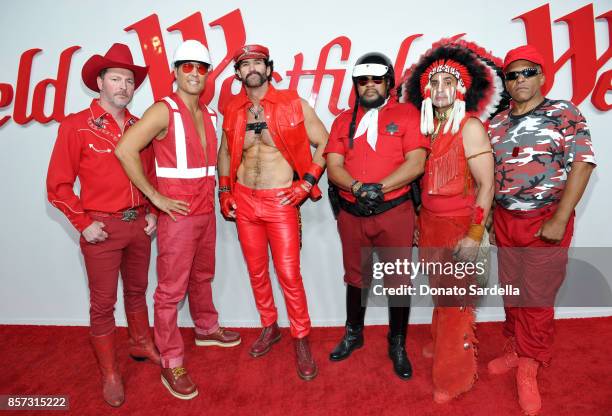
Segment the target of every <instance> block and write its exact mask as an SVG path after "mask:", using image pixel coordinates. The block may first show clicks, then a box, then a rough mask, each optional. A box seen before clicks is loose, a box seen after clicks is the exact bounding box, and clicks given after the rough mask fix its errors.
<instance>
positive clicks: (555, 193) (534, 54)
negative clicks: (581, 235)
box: [488, 45, 595, 414]
mask: <svg viewBox="0 0 612 416" xmlns="http://www.w3.org/2000/svg"><path fill="white" fill-rule="evenodd" d="M543 61H544V60H543V58H542V55H541V54H540V53H539V52H538V51H537V50H536V49H535V48H534V47H533V46H530V45H527V46H521V47H518V48H516V49H513V50H511V51H510V52H508V54H507V55H506V58H505V60H504V78H505V86H506V89H507V91H508V92H509V93H510V96H511V97H512V104H511V107H510V109H508V110H506V111H503V112H501V113H499V114H498V115H497V116H495V118H493V120H492V121H491V124H490V126H489V136H490V138H491V145H492V146H493V151H494V155H495V202H496V208H495V211H494V239H495V241H496V244H497V246H498V248H499V251H498V262H499V280H500V284H502V285H506V284H511V285H513V287H516V288H518V289H519V291H520V295H519V299H518V301H517V300H516V299H512V300H511V299H510V297H506V298H505V299H504V304H505V312H506V320H505V322H504V335H505V336H506V337H507V338H508V343H507V345H506V351H505V354H504V355H502V356H501V357H499V358H496V359H494V360H493V361H491V362H489V366H488V367H489V372H490V373H492V374H502V373H505V372H507V371H508V370H510V369H511V368H514V367H517V368H518V369H517V374H516V381H517V389H518V395H519V404H520V406H521V407H522V409H523V411H524V412H525V413H526V414H537V413H538V412H539V410H540V408H541V398H540V394H539V391H538V385H537V379H536V376H537V372H538V368H539V366H540V365H545V366H547V365H548V363H549V361H550V359H551V347H552V342H553V337H554V327H553V320H554V308H553V306H554V301H555V297H556V294H557V291H558V290H559V287H560V286H561V284H562V283H563V280H564V278H565V268H566V265H567V249H568V247H569V245H570V242H571V239H572V235H573V228H574V208H575V207H576V205H577V204H578V202H579V201H580V198H581V197H582V194H583V192H584V190H585V188H586V186H587V183H588V181H589V177H590V175H591V172H592V170H593V168H594V167H595V158H594V154H593V149H592V146H591V138H590V134H589V128H588V126H587V124H586V120H585V119H584V117H583V116H582V114H580V111H579V110H578V109H577V108H576V107H575V106H574V105H573V104H572V103H571V102H569V101H562V100H550V99H547V98H545V97H544V96H543V95H542V92H541V90H540V88H541V87H542V86H543V85H544V80H545V78H544V74H543V73H542V64H543Z"/></svg>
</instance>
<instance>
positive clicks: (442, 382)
mask: <svg viewBox="0 0 612 416" xmlns="http://www.w3.org/2000/svg"><path fill="white" fill-rule="evenodd" d="M437 309H438V316H437V324H436V331H437V333H436V335H435V343H434V356H433V370H432V376H433V385H434V394H433V397H434V401H435V402H436V403H439V404H441V403H446V402H448V401H450V400H451V399H453V398H455V397H457V396H459V395H460V394H462V393H465V392H467V391H469V390H470V389H471V388H472V386H473V385H474V382H475V381H476V379H477V378H478V374H477V365H476V344H477V343H478V341H477V339H476V334H475V332H474V327H475V316H474V308H472V307H461V308H459V307H438V308H437Z"/></svg>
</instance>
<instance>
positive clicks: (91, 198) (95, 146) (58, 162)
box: [47, 100, 157, 232]
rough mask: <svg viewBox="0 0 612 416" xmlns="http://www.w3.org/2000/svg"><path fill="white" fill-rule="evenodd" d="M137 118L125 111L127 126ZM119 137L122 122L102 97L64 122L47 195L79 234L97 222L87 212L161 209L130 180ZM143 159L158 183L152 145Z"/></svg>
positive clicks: (56, 146)
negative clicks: (78, 187) (77, 188)
mask: <svg viewBox="0 0 612 416" xmlns="http://www.w3.org/2000/svg"><path fill="white" fill-rule="evenodd" d="M137 120H138V118H136V117H135V116H133V115H132V114H131V113H130V112H129V111H128V110H127V109H125V124H124V130H127V129H128V128H129V127H130V126H131V125H133V124H134V123H135V122H136V121H137ZM120 138H121V129H120V128H119V125H118V124H117V122H116V121H115V119H114V118H113V117H112V116H111V115H110V114H109V113H107V112H106V110H104V109H103V108H102V107H101V106H100V104H99V102H98V100H93V101H92V102H91V105H90V106H89V108H86V109H85V110H83V111H81V112H78V113H76V114H71V115H69V116H68V117H66V119H64V121H62V123H61V124H60V126H59V131H58V134H57V139H56V141H55V146H54V147H53V153H52V154H51V160H50V161H49V169H48V172H47V195H48V198H49V202H51V204H53V206H55V207H56V208H58V209H59V210H60V211H62V212H63V213H64V215H66V217H67V218H68V220H70V222H71V223H72V225H74V227H75V228H76V229H77V230H79V232H83V230H84V229H85V228H87V227H88V226H89V225H90V224H91V223H92V222H93V220H92V219H91V217H90V216H89V215H88V214H87V211H102V212H119V211H123V210H126V209H128V208H135V207H139V206H143V205H148V206H149V209H150V210H152V212H154V213H157V210H156V209H155V208H154V207H153V206H151V205H150V204H149V203H148V201H147V199H146V198H145V196H144V195H143V194H142V193H141V192H140V190H138V188H137V187H136V186H135V185H134V184H133V183H132V182H131V181H130V180H129V179H128V177H127V175H126V174H125V172H124V170H123V168H122V167H121V164H120V163H119V160H118V159H117V158H116V157H115V153H114V151H115V146H116V145H117V142H118V141H119V139H120ZM141 161H142V164H143V167H144V169H145V173H146V174H147V176H148V177H149V180H151V181H152V182H153V184H154V185H155V175H154V159H153V153H152V151H151V148H150V147H147V148H146V149H144V150H143V151H142V152H141ZM77 176H78V178H79V182H80V185H81V191H80V195H79V196H77V195H76V194H75V192H74V182H75V180H76V178H77Z"/></svg>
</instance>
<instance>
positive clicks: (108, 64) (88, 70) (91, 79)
mask: <svg viewBox="0 0 612 416" xmlns="http://www.w3.org/2000/svg"><path fill="white" fill-rule="evenodd" d="M106 68H125V69H129V70H130V71H132V72H133V73H134V88H138V87H139V86H140V84H142V81H144V79H145V78H146V77H147V71H148V70H149V67H147V66H137V65H134V60H133V59H132V53H131V52H130V48H129V47H128V46H127V45H124V44H123V43H115V44H113V46H111V47H110V49H109V50H108V51H107V52H106V54H105V55H104V56H101V55H94V56H92V57H91V58H89V59H88V60H87V62H85V65H83V70H82V71H81V77H82V78H83V82H84V83H85V85H87V87H88V88H89V89H90V90H92V91H95V92H100V89H99V88H98V82H97V81H96V79H97V78H98V75H99V74H100V71H102V70H103V69H106Z"/></svg>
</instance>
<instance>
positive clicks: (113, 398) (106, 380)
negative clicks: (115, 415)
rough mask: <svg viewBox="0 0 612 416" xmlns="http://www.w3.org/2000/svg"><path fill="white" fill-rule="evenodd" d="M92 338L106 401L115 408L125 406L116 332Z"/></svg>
mask: <svg viewBox="0 0 612 416" xmlns="http://www.w3.org/2000/svg"><path fill="white" fill-rule="evenodd" d="M90 338H91V344H92V345H93V348H94V351H95V352H96V357H97V358H98V366H99V367H100V372H101V373H102V395H103V396H104V400H105V401H106V403H108V404H110V405H111V406H113V407H119V406H121V405H122V404H123V401H124V400H125V395H124V393H123V381H122V380H121V374H120V373H119V368H118V367H117V361H116V359H115V331H114V330H113V332H111V333H110V334H107V335H102V336H94V335H92V336H91V337H90Z"/></svg>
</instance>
